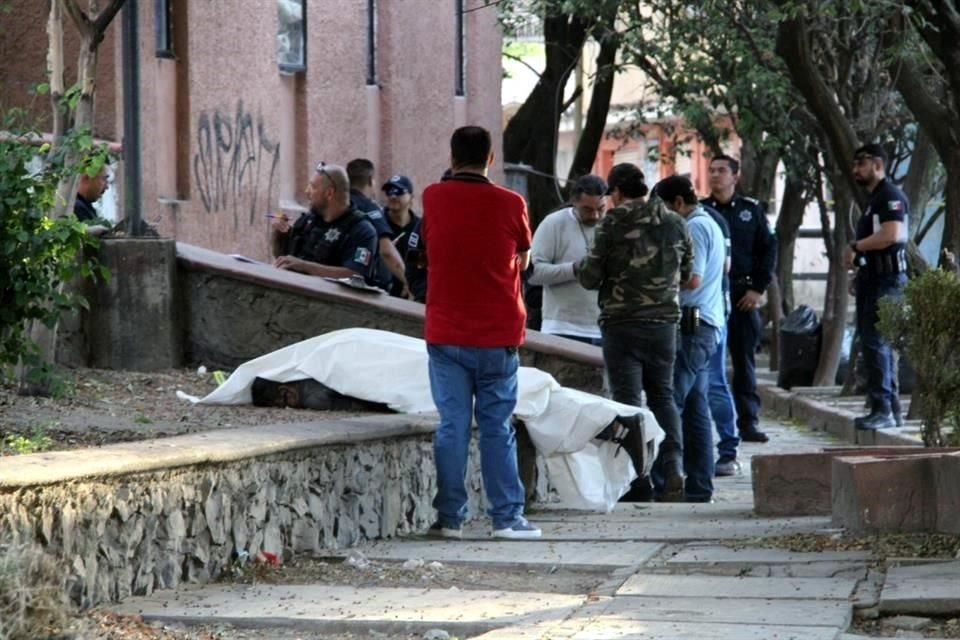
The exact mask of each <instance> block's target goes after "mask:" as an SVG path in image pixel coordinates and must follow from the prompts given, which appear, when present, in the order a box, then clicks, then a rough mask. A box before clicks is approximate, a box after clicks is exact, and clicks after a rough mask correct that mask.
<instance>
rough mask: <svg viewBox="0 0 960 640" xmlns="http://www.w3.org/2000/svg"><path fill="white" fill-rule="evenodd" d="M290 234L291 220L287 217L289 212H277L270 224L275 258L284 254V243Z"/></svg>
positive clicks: (271, 246)
mask: <svg viewBox="0 0 960 640" xmlns="http://www.w3.org/2000/svg"><path fill="white" fill-rule="evenodd" d="M289 235H290V220H289V218H287V214H285V213H279V214H277V215H276V216H275V217H274V218H273V222H272V223H271V224H270V251H271V252H272V253H273V257H274V258H279V257H280V256H281V255H282V254H283V245H284V243H286V240H287V237H288V236H289Z"/></svg>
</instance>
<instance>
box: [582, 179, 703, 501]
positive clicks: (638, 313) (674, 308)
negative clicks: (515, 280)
mask: <svg viewBox="0 0 960 640" xmlns="http://www.w3.org/2000/svg"><path fill="white" fill-rule="evenodd" d="M607 184H608V185H609V193H610V196H611V200H612V201H613V204H614V205H615V208H614V209H612V210H611V211H609V212H608V213H607V216H606V217H605V218H604V220H603V221H602V222H601V224H600V226H599V228H598V229H597V232H596V236H595V239H594V243H593V246H592V247H591V248H590V251H589V253H588V254H587V256H586V257H585V258H583V259H582V260H581V261H580V262H579V263H577V265H576V267H575V273H576V276H577V279H578V280H579V282H580V284H581V285H583V286H584V287H586V288H587V289H599V304H600V330H601V334H602V336H603V359H604V362H605V364H606V367H607V371H608V373H609V377H610V388H611V391H612V393H613V399H614V400H616V401H617V402H622V403H624V404H629V405H634V406H641V390H642V391H643V392H646V394H647V404H648V405H649V407H650V410H651V411H652V412H653V414H654V416H656V418H657V422H659V423H660V428H662V429H663V431H664V433H665V434H666V436H665V438H664V441H663V443H661V445H660V451H659V454H658V461H657V467H658V468H660V469H662V470H663V474H662V476H660V474H657V476H658V477H657V478H656V482H657V485H658V486H656V487H654V492H655V495H656V496H657V497H658V498H661V499H664V500H682V499H683V496H684V479H683V473H682V471H681V470H682V468H683V463H682V458H681V456H682V451H683V450H682V442H683V436H682V433H681V427H680V416H679V413H678V411H677V405H676V402H675V400H674V397H673V365H674V359H675V358H676V351H677V346H676V345H677V323H678V321H679V319H680V304H679V295H678V294H679V286H680V283H681V282H682V281H686V280H687V279H688V278H689V277H690V271H691V268H692V265H693V241H692V240H691V238H690V234H689V232H688V231H687V226H686V223H685V222H684V221H683V218H681V217H680V216H679V215H677V214H676V213H673V212H671V211H669V210H668V209H667V208H666V207H664V206H663V203H662V202H661V201H660V200H659V199H657V198H653V199H652V200H651V201H649V202H644V201H643V196H645V195H646V194H647V187H646V185H645V184H644V182H643V173H641V171H640V169H638V168H637V167H636V166H634V165H632V164H618V165H616V166H615V167H613V169H611V171H610V175H609V176H608V178H607ZM649 493H650V480H649V479H648V478H639V479H638V480H637V481H635V482H634V485H633V487H632V489H631V491H630V493H629V494H628V495H627V496H625V499H628V500H630V499H632V500H641V499H647V498H648V497H649Z"/></svg>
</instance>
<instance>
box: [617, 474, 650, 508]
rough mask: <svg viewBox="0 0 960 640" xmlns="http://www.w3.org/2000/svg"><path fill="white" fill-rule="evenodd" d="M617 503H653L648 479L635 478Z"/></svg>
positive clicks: (647, 477)
mask: <svg viewBox="0 0 960 640" xmlns="http://www.w3.org/2000/svg"><path fill="white" fill-rule="evenodd" d="M619 502H653V485H652V484H650V477H649V476H643V477H642V478H637V479H636V480H634V481H633V482H632V483H631V484H630V489H628V490H627V492H626V493H625V494H623V495H622V496H620V500H619Z"/></svg>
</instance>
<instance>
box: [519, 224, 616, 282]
mask: <svg viewBox="0 0 960 640" xmlns="http://www.w3.org/2000/svg"><path fill="white" fill-rule="evenodd" d="M612 226H613V223H612V218H604V220H603V221H602V222H601V223H600V225H599V226H598V227H597V232H596V234H595V235H594V237H593V246H592V247H590V252H589V253H588V254H587V255H586V256H584V257H583V259H582V260H580V261H579V262H577V263H576V264H575V265H574V267H573V274H574V275H575V276H576V277H577V282H579V283H580V286H582V287H583V288H584V289H599V288H600V285H601V284H603V281H604V279H606V276H607V274H606V259H607V253H608V252H609V249H610V232H611V230H610V227H612ZM534 271H536V268H534Z"/></svg>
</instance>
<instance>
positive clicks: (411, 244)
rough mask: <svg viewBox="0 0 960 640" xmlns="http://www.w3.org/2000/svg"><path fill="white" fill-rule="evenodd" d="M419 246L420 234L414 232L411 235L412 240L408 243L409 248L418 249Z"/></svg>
mask: <svg viewBox="0 0 960 640" xmlns="http://www.w3.org/2000/svg"><path fill="white" fill-rule="evenodd" d="M418 244H420V234H419V233H417V232H416V231H414V232H413V233H411V234H410V238H409V240H408V241H407V247H409V248H410V249H416V247H417V245H418Z"/></svg>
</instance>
